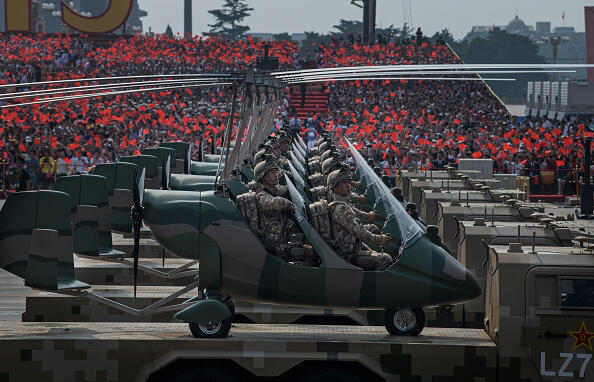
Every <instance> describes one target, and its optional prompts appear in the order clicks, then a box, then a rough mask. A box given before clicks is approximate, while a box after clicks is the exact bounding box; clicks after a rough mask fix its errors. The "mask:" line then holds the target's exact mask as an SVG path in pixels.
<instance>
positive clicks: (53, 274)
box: [0, 191, 89, 291]
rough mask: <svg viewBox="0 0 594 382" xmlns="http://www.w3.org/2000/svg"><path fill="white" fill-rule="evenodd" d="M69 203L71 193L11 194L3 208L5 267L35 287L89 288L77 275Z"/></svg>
mask: <svg viewBox="0 0 594 382" xmlns="http://www.w3.org/2000/svg"><path fill="white" fill-rule="evenodd" d="M70 206H71V202H70V197H69V196H68V194H65V193H63V192H59V191H30V192H22V193H15V194H12V195H10V196H9V197H8V199H7V200H6V203H5V205H4V207H3V208H2V211H0V265H1V266H2V268H4V269H6V270H8V271H9V272H11V273H14V274H15V275H17V276H19V277H22V278H24V279H25V285H27V286H31V287H34V288H40V289H45V290H50V291H55V290H61V289H72V288H76V289H80V288H88V287H89V285H88V284H85V283H83V282H80V281H78V280H76V279H75V277H74V261H73V256H72V234H71V230H70Z"/></svg>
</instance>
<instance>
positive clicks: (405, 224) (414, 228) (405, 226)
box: [346, 140, 423, 250]
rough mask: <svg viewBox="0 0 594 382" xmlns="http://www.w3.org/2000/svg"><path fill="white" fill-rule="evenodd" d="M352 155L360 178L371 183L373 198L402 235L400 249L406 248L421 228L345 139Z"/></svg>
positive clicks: (421, 232) (415, 238) (417, 236)
mask: <svg viewBox="0 0 594 382" xmlns="http://www.w3.org/2000/svg"><path fill="white" fill-rule="evenodd" d="M346 142H347V144H348V145H349V149H350V151H351V155H352V156H353V160H354V162H355V164H356V165H357V169H358V170H359V173H360V174H361V178H362V179H364V180H365V182H366V183H367V185H372V187H373V191H374V193H375V199H376V202H378V203H383V206H384V209H385V211H386V214H387V216H386V219H387V220H389V219H391V218H393V219H394V220H395V221H396V223H397V224H398V228H399V229H400V234H401V235H402V241H401V243H402V244H401V250H403V249H406V248H408V247H410V246H411V245H413V244H414V243H415V242H416V241H417V240H418V239H419V238H420V237H421V236H423V230H422V229H421V227H420V226H419V224H417V222H416V221H415V220H414V219H413V218H412V217H411V216H410V215H409V214H408V213H407V212H406V210H405V209H404V207H403V206H402V204H400V203H399V202H398V200H397V199H396V198H395V197H394V195H392V192H390V190H389V189H388V187H387V186H386V185H385V184H384V182H382V180H381V179H380V178H379V177H378V176H377V174H376V173H375V172H373V170H372V169H371V168H370V167H369V165H368V164H367V163H366V162H365V159H364V158H363V156H361V154H360V153H359V152H358V151H357V149H355V148H354V147H353V145H352V144H351V142H349V141H348V140H346Z"/></svg>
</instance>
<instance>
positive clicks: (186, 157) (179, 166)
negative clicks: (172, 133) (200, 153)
mask: <svg viewBox="0 0 594 382" xmlns="http://www.w3.org/2000/svg"><path fill="white" fill-rule="evenodd" d="M159 147H168V148H172V149H174V150H175V157H174V158H173V159H175V161H174V162H175V165H174V166H172V167H171V169H172V172H173V173H174V174H189V173H190V165H191V157H190V152H191V150H190V144H189V143H187V142H161V144H160V145H159Z"/></svg>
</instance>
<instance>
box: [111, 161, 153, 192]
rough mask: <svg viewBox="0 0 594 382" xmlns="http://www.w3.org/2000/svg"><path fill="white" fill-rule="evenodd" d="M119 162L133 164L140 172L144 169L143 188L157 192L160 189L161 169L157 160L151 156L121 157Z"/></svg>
mask: <svg viewBox="0 0 594 382" xmlns="http://www.w3.org/2000/svg"><path fill="white" fill-rule="evenodd" d="M120 161H121V162H128V163H134V164H136V165H137V166H138V167H140V168H139V171H142V168H145V169H146V174H145V177H146V179H145V187H146V188H148V189H153V190H159V189H160V188H161V178H160V177H159V175H160V174H159V168H160V167H161V161H160V160H159V158H157V157H155V156H152V155H134V156H123V157H122V158H121V159H120Z"/></svg>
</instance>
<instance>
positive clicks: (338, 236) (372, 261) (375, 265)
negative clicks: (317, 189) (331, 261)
mask: <svg viewBox="0 0 594 382" xmlns="http://www.w3.org/2000/svg"><path fill="white" fill-rule="evenodd" d="M356 215H357V213H356V212H355V211H354V209H353V207H352V206H351V205H350V204H349V201H348V197H344V196H340V195H334V202H332V203H330V216H331V218H332V224H333V228H334V240H333V241H334V243H333V244H334V248H335V249H336V251H337V253H338V254H339V255H340V256H341V257H342V258H343V259H345V260H347V261H349V262H351V263H353V264H355V265H357V266H360V267H361V268H363V269H365V270H384V269H386V268H387V267H388V266H390V264H392V257H391V256H390V255H388V254H385V253H377V252H375V251H372V250H371V249H370V248H369V247H368V246H367V245H365V244H364V243H363V242H371V243H375V244H379V240H380V236H379V235H377V234H374V233H372V232H370V231H369V230H368V229H367V228H365V226H364V225H362V224H361V223H360V222H359V219H358V218H357V216H356Z"/></svg>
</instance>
